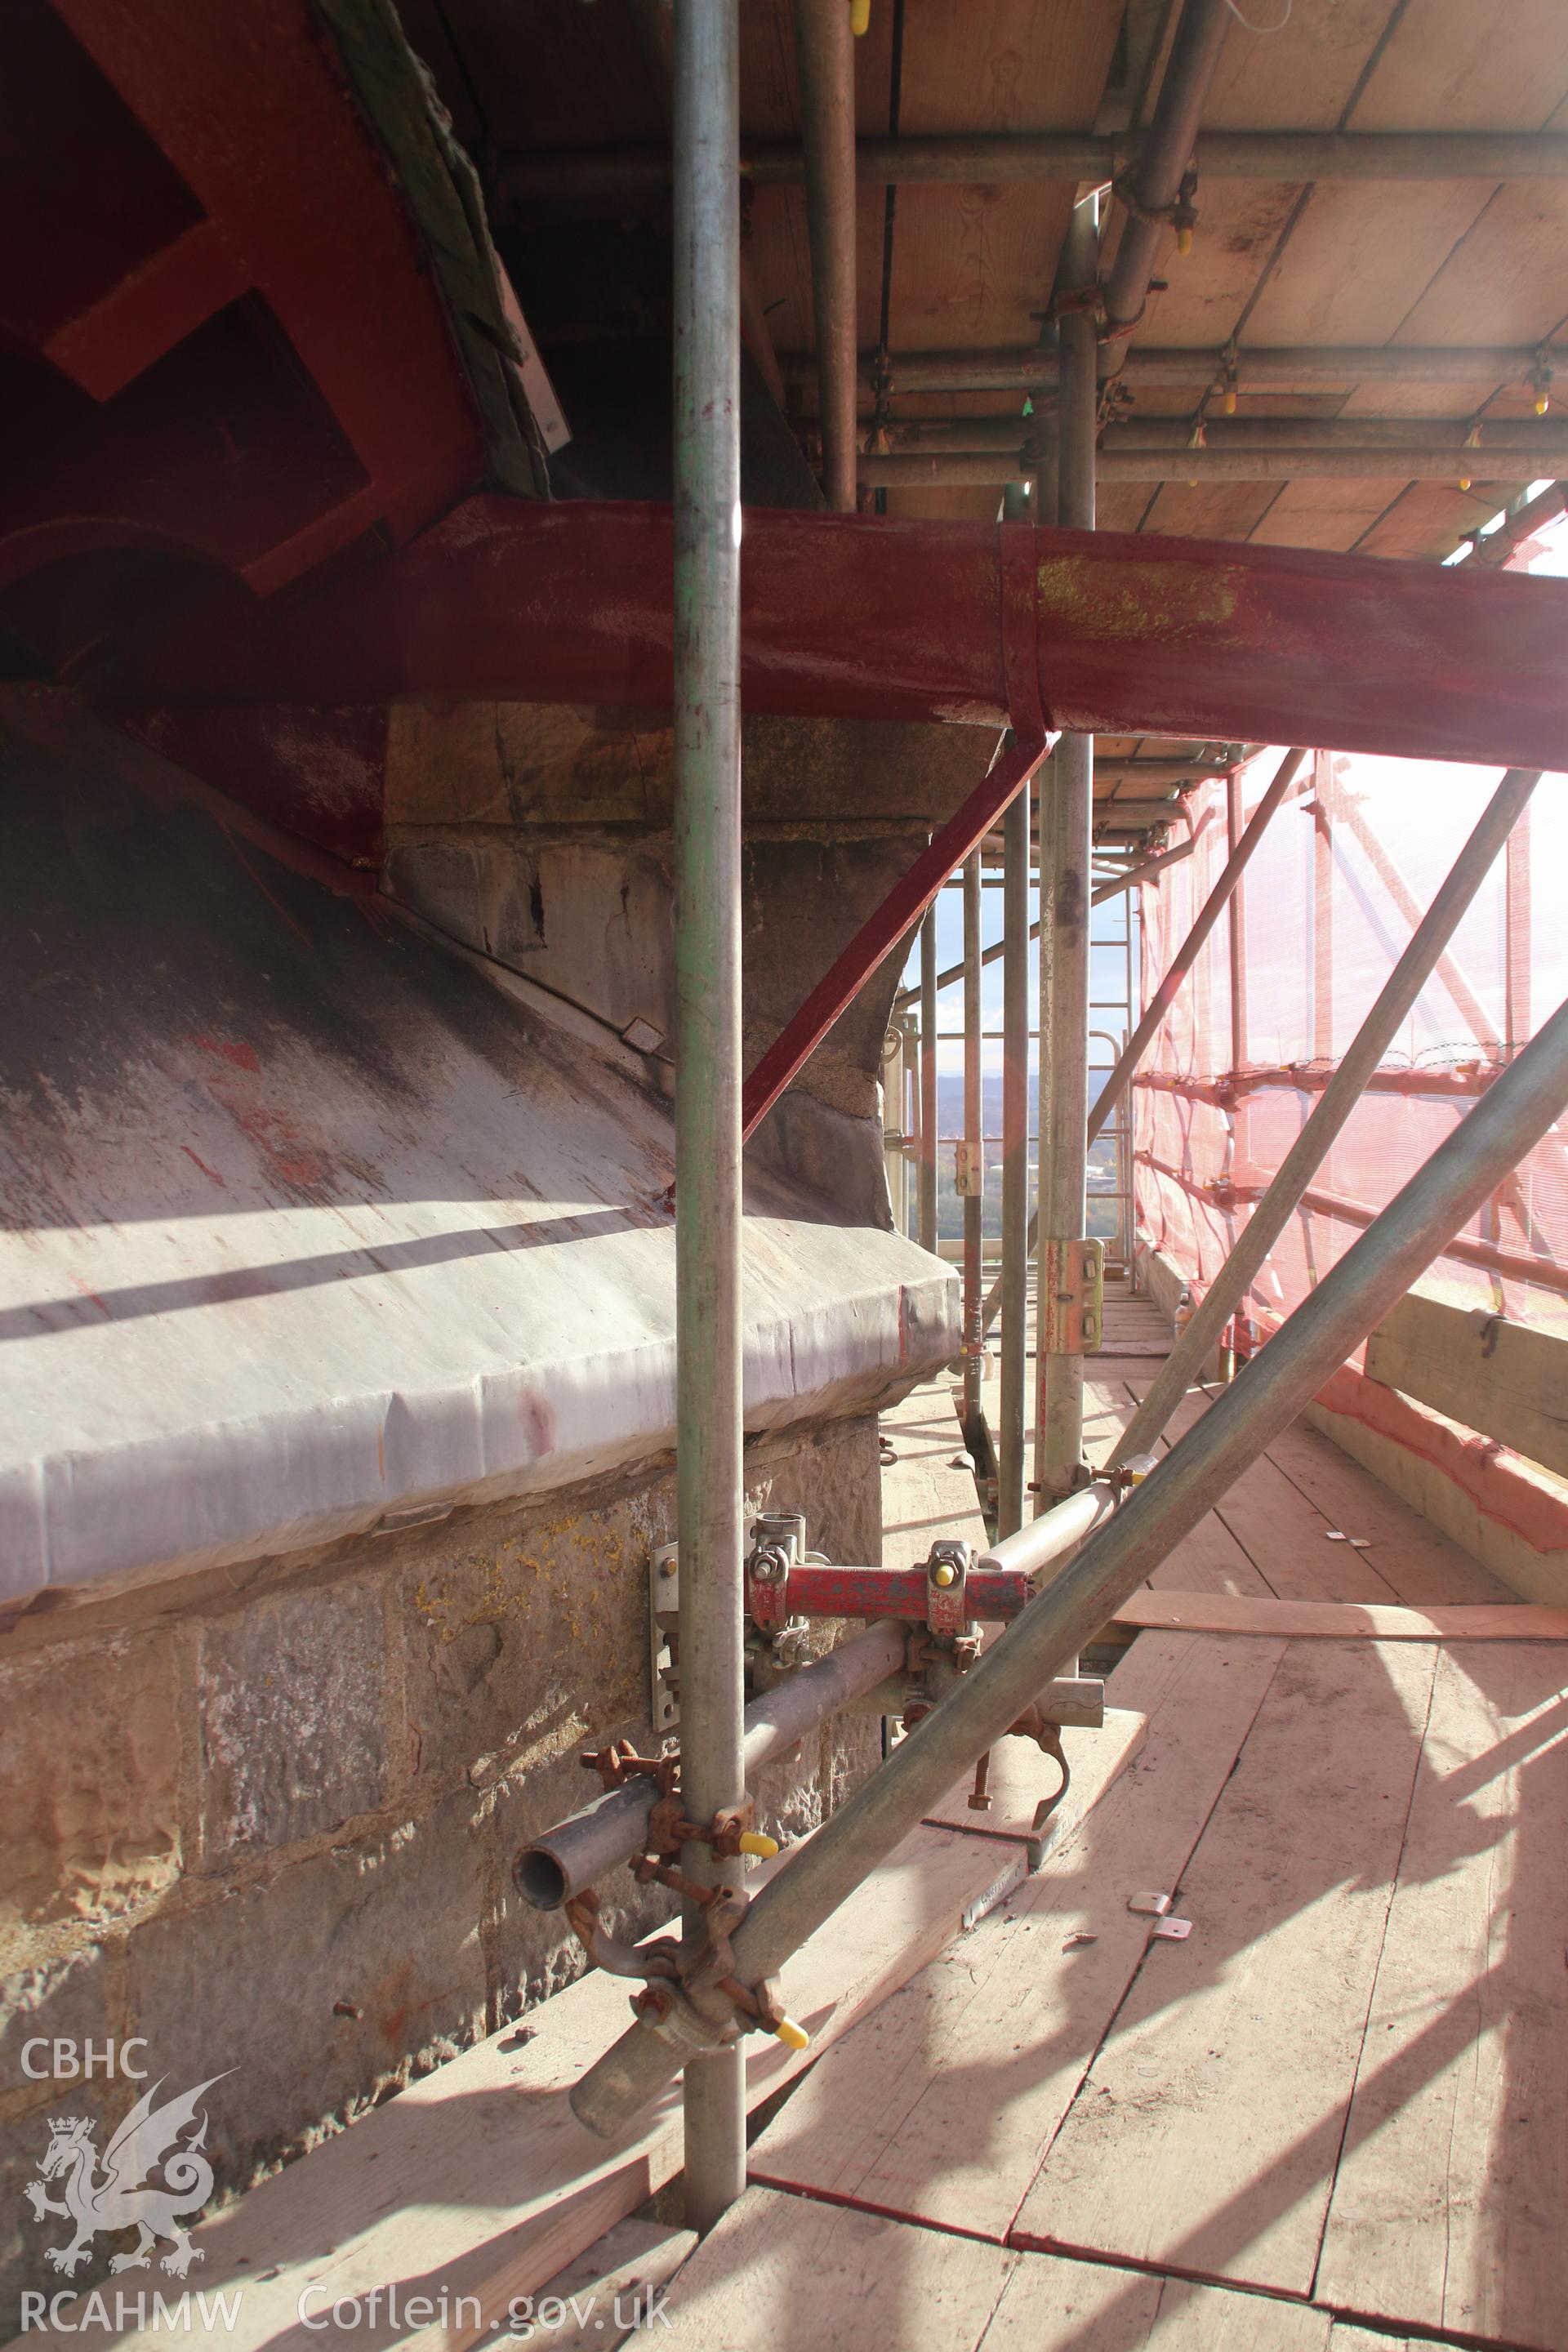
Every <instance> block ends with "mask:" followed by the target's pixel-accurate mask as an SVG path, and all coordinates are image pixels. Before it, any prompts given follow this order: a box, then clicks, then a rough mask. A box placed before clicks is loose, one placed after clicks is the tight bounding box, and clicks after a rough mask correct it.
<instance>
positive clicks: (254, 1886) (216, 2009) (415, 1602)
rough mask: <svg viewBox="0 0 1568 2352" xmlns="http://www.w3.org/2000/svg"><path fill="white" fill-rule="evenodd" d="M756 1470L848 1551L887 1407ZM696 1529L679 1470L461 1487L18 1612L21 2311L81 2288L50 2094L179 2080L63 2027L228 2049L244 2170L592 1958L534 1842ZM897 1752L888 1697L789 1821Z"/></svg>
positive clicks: (7, 1749)
mask: <svg viewBox="0 0 1568 2352" xmlns="http://www.w3.org/2000/svg"><path fill="white" fill-rule="evenodd" d="M748 1489H749V1494H750V1496H751V1499H752V1504H753V1507H757V1508H762V1507H774V1508H790V1509H798V1510H804V1511H805V1513H806V1515H807V1524H808V1534H809V1538H810V1540H811V1542H812V1543H813V1544H814V1546H818V1547H820V1548H822V1549H826V1551H828V1552H829V1553H830V1554H831V1555H832V1556H833V1557H834V1558H836V1559H846V1560H868V1561H875V1560H877V1559H879V1558H880V1548H881V1538H880V1489H879V1469H878V1449H877V1434H876V1423H875V1420H874V1419H873V1418H862V1419H858V1420H854V1421H848V1422H843V1423H833V1424H829V1425H826V1426H823V1427H821V1428H818V1429H816V1430H815V1431H812V1432H808V1433H795V1434H794V1435H793V1436H792V1437H791V1438H790V1439H789V1440H787V1441H778V1440H773V1441H769V1442H768V1443H767V1444H764V1445H761V1446H759V1447H757V1448H754V1449H753V1452H752V1458H751V1461H750V1466H749V1475H748ZM673 1531H674V1482H673V1478H672V1476H671V1475H670V1472H669V1466H668V1463H658V1464H653V1465H647V1468H646V1469H645V1471H644V1472H643V1473H642V1474H641V1475H638V1476H636V1477H633V1478H628V1479H626V1480H624V1481H622V1482H621V1483H620V1484H618V1485H617V1486H614V1487H605V1486H603V1485H599V1486H595V1487H594V1488H593V1489H592V1490H591V1491H590V1490H584V1489H579V1490H574V1491H571V1492H567V1493H564V1494H562V1495H560V1496H555V1497H552V1501H551V1504H550V1507H548V1508H547V1509H542V1510H531V1511H521V1510H519V1509H517V1508H515V1507H494V1508H488V1509H483V1510H468V1511H461V1512H457V1513H454V1514H453V1515H452V1516H451V1517H448V1518H447V1519H445V1520H444V1521H442V1522H440V1523H439V1524H436V1525H426V1526H423V1527H420V1528H409V1529H405V1531H403V1532H402V1533H400V1534H395V1535H384V1536H381V1537H378V1538H369V1539H366V1538H359V1539H356V1540H354V1541H353V1542H350V1543H345V1544H342V1545H339V1546H336V1547H334V1548H332V1549H331V1550H328V1551H323V1552H321V1553H317V1554H312V1555H310V1556H308V1557H303V1558H301V1557H292V1558H289V1559H273V1560H263V1561H259V1562H257V1563H254V1564H253V1565H251V1566H249V1567H247V1568H246V1569H243V1570H228V1571H224V1572H221V1573H220V1572H214V1573H213V1574H211V1575H209V1576H206V1577H202V1578H190V1579H186V1580H184V1581H182V1582H179V1583H176V1584H171V1585H163V1586H154V1587H151V1588H146V1589H143V1590H142V1591H139V1592H137V1593H132V1594H128V1595H125V1596H122V1597H121V1598H120V1599H118V1600H105V1601H99V1602H96V1603H94V1602H87V1603H82V1604H79V1605H77V1606H74V1607H65V1608H61V1609H58V1610H54V1611H46V1610H41V1609H38V1608H34V1609H32V1610H28V1611H25V1612H22V1614H21V1615H20V1616H18V1617H14V1618H12V1619H11V1620H10V1621H9V1622H8V1626H7V1628H6V1630H5V1633H4V1634H3V1635H0V1785H3V1787H4V1790H5V1837H4V1843H3V1845H0V1974H3V1975H4V1978H5V1983H4V1986H3V1988H0V2069H3V2071H0V2084H3V2088H0V2248H3V2250H4V2272H5V2294H4V2295H0V2321H3V2320H7V2319H8V2320H10V2321H11V2323H12V2325H13V2326H14V2325H15V2311H16V2304H15V2296H16V2293H17V2292H18V2291H19V2289H20V2288H21V2287H22V2286H33V2287H37V2286H46V2287H47V2288H49V2289H50V2291H51V2292H52V2291H54V2290H55V2289H57V2288H58V2286H59V2285H60V2284H61V2281H60V2280H59V2279H58V2276H57V2275H56V2273H53V2272H50V2271H47V2270H46V2268H45V2266H44V2263H43V2253H44V2249H45V2248H46V2247H47V2246H49V2245H55V2244H58V2243H61V2242H64V2239H65V2237H66V2235H67V2234H68V2228H67V2225H66V2224H65V2223H64V2222H62V2221H59V2220H58V2218H55V2217H49V2218H47V2219H46V2221H43V2222H41V2223H40V2222H38V2221H35V2220H34V2219H33V2217H32V2215H31V2213H30V2211H29V2210H28V2209H27V2207H26V2204H25V2203H24V2201H23V2196H22V2188H23V2184H24V2182H25V2181H26V2179H28V2178H29V2176H31V2175H32V2174H34V2173H35V2172H36V2169H37V2163H38V2160H39V2158H40V2157H41V2155H42V2153H43V2149H44V2145H45V2142H46V2139H47V2118H48V2116H51V2115H55V2114H59V2113H69V2114H74V2115H87V2114H90V2115H91V2116H92V2117H93V2118H94V2120H95V2122H96V2123H97V2125H98V2126H99V2131H98V2139H99V2146H100V2148H101V2147H102V2146H103V2145H104V2144H105V2142H106V2140H107V2138H108V2137H109V2135H110V2131H111V2130H112V2127H113V2126H114V2124H115V2123H117V2122H118V2121H119V2120H120V2118H121V2116H123V2115H124V2114H125V2113H126V2112H127V2111H128V2109H129V2108H130V2106H131V2105H132V2104H133V2102H134V2100H135V2099H136V2097H137V2096H138V2095H139V2093H140V2090H141V2089H142V2087H143V2086H142V2085H141V2084H138V2083H136V2082H130V2081H126V2080H124V2079H105V2077H104V2076H103V2074H101V2073H100V2074H97V2075H95V2077H94V2079H93V2080H92V2081H91V2082H90V2083H89V2084H85V2085H84V2084H83V2083H82V2082H81V2081H80V2080H79V2079H78V2078H76V2077H74V2076H73V2075H72V2074H70V2073H69V2071H68V2066H67V2068H66V2069H64V2070H62V2073H61V2074H60V2076H59V2078H58V2079H47V2078H46V2079H29V2078H28V2077H27V2076H26V2075H25V2074H24V2073H23V2069H22V2051H23V2047H24V2045H25V2044H26V2042H28V2040H29V2039H30V2038H31V2037H34V2036H43V2037H46V2038H47V2040H48V2041H49V2042H51V2043H52V2042H54V2041H55V2039H56V2038H57V2037H58V2039H59V2040H61V2041H62V2042H63V2041H68V2042H73V2043H75V2044H78V2045H79V2044H80V2043H81V2042H84V2041H88V2040H90V2041H91V2042H93V2043H95V2044H97V2045H100V2046H101V2045H103V2044H105V2043H107V2042H113V2043H115V2044H117V2045H118V2044H121V2043H123V2042H125V2041H126V2040H127V2039H128V2038H130V2037H144V2038H145V2042H146V2045H147V2047H146V2052H145V2058H144V2062H143V2063H145V2064H146V2066H147V2067H148V2069H149V2070H150V2074H151V2076H152V2077H153V2078H154V2079H155V2078H156V2077H158V2076H160V2075H163V2076H166V2077H167V2078H168V2085H169V2091H170V2093H171V2095H172V2094H173V2093H174V2092H177V2091H181V2090H184V2089H185V2088H187V2087H190V2086H193V2085H195V2084H198V2083H201V2082H203V2081H205V2080H206V2079H207V2078H208V2077H217V2078H219V2079H217V2080H216V2081H215V2082H214V2083H213V2084H212V2087H211V2089H210V2091H209V2092H208V2093H207V2094H206V2095H205V2100H204V2102H203V2104H204V2105H205V2109H206V2112H207V2114H208V2116H209V2118H210V2127H209V2131H208V2135H207V2147H208V2152H209V2154H210V2156H211V2158H212V2160H213V2163H214V2169H215V2173H216V2180H217V2184H218V2191H219V2194H220V2196H221V2195H222V2194H225V2193H227V2194H232V2193H234V2192H236V2191H237V2190H238V2189H241V2188H243V2187H244V2186H246V2185H247V2182H248V2181H250V2180H251V2179H254V2178H256V2177H257V2176H258V2173H260V2172H262V2171H264V2170H266V2169H268V2168H271V2167H273V2166H275V2165H276V2164H277V2163H278V2162H279V2161H280V2160H283V2159H286V2158H288V2157H289V2156H290V2155H292V2154H296V2153H298V2152H300V2151H301V2150H302V2149H303V2148H305V2147H309V2146H310V2145H311V2144H312V2143H313V2142H314V2141H315V2140H316V2139H318V2138H320V2137H322V2136H323V2135H324V2134H325V2133H327V2132H329V2131H331V2130H333V2129H335V2128H337V2127H338V2126H342V2124H344V2123H346V2122H348V2121H350V2120H351V2119H352V2118H353V2116H355V2115H356V2114H358V2113H359V2112H361V2111H362V2110H363V2108H365V2107H366V2106H368V2105H373V2104H374V2103H376V2102H377V2101H379V2100H381V2099H384V2098H385V2097H387V2096H389V2095H392V2094H393V2093H395V2091H397V2090H398V2089H399V2088H401V2087H402V2086H403V2085H404V2084H406V2083H407V2082H408V2081H410V2080H411V2079H412V2078H413V2077H414V2076H416V2074H421V2073H424V2072H426V2071H427V2070H428V2069H429V2068H430V2067H432V2066H435V2065H437V2064H439V2063H441V2061H442V2060H443V2059H444V2058H447V2057H449V2056H450V2055H452V2054H453V2053H455V2052H456V2051H457V2050H458V2049H460V2048H462V2047H463V2046H465V2045H466V2044H467V2043H468V2042H471V2041H473V2040H474V2039H476V2038H477V2037H479V2036H481V2035H484V2034H486V2033H490V2032H496V2031H497V2030H499V2029H500V2028H501V2027H503V2026H505V2025H507V2024H508V2023H509V2022H510V2021H513V2020H515V2019H517V2018H519V2017H521V2015H522V2014H523V2012H524V2011H526V2010H527V2009H528V2008H529V2007H530V2006H531V2004H532V2003H533V2002H535V2001H537V2000H542V1998H543V1997H544V1996H545V1995H546V1994H548V1993H549V1992H551V1991H552V1990H555V1989H556V1988H557V1987H558V1986H560V1985H562V1984H564V1983H566V1982H567V1981H568V1980H569V1979H572V1978H573V1977H574V1976H575V1975H577V1974H578V1973H580V1970H581V1967H582V1961H581V1957H580V1954H579V1952H578V1950H577V1948H576V1946H575V1944H574V1940H573V1938H572V1937H571V1935H570V1933H569V1931H568V1930H567V1929H566V1928H565V1927H564V1923H563V1921H562V1920H561V1918H560V1917H559V1916H558V1915H551V1916H542V1915H540V1914H538V1913H536V1912H533V1911H531V1910H529V1909H528V1908H527V1907H526V1906H523V1905H522V1904H521V1901H520V1899H519V1898H518V1896H517V1895H516V1894H515V1892H514V1890H513V1888H512V1885H511V1880H510V1867H509V1865H510V1857H511V1855H512V1853H514V1851H515V1849H516V1848H517V1846H518V1845H519V1844H520V1843H522V1842H523V1841H524V1840H525V1839H526V1838H528V1837H530V1836H531V1835H532V1834H534V1833H536V1832H538V1831H540V1830H542V1829H543V1828H544V1827H546V1826H547V1825H548V1824H549V1822H551V1821H552V1820H555V1819H558V1818H559V1817H560V1816H561V1815H562V1814H563V1813H565V1812H568V1811H574V1809H575V1808H576V1807H578V1806H580V1805H581V1804H583V1803H584V1802H585V1801H587V1799H588V1797H589V1796H590V1795H591V1794H592V1792H593V1786H594V1784H592V1783H591V1782H590V1781H589V1780H588V1778H587V1776H586V1775H585V1774H584V1771H583V1770H582V1769H581V1767H580V1765H579V1764H578V1762H577V1760H576V1759H577V1756H578V1753H579V1751H580V1750H581V1749H582V1748H584V1746H587V1745H598V1744H600V1743H601V1742H603V1741H605V1740H606V1739H610V1738H620V1737H630V1738H633V1739H635V1740H636V1741H637V1743H638V1745H639V1747H641V1748H644V1749H645V1750H646V1748H647V1746H648V1745H649V1743H650V1742H651V1741H652V1739H653V1733H652V1729H651V1726H650V1724H649V1721H648V1694H647V1598H646V1595H647V1577H646V1569H647V1559H648V1553H649V1549H650V1547H651V1546H652V1545H654V1544H657V1543H661V1542H664V1541H667V1540H668V1539H669V1538H670V1537H671V1535H672V1534H673ZM824 1631H825V1633H826V1629H824ZM877 1753H878V1749H877V1744H876V1726H875V1724H874V1722H872V1721H871V1720H870V1719H868V1718H850V1719H849V1720H848V1722H847V1724H846V1725H844V1726H841V1727H839V1728H838V1729H837V1732H836V1733H834V1734H832V1735H824V1736H823V1737H822V1738H819V1739H816V1740H814V1741H813V1742H812V1743H810V1745H809V1748H807V1749H806V1750H805V1752H803V1753H800V1754H798V1755H797V1756H796V1757H795V1758H794V1759H785V1760H784V1761H783V1762H781V1763H780V1764H778V1765H776V1766H775V1767H773V1769H772V1770H771V1772H770V1774H769V1775H768V1776H767V1777H766V1780H765V1782H764V1785H763V1788H762V1789H760V1790H758V1791H757V1792H756V1793H757V1794H758V1796H759V1798H760V1800H761V1801H762V1806H761V1810H762V1811H763V1818H764V1820H765V1822H766V1823H767V1825H768V1826H770V1827H774V1828H775V1829H777V1830H778V1831H780V1832H782V1833H783V1834H784V1836H785V1838H786V1839H787V1838H789V1837H793V1836H797V1835H799V1834H801V1833H802V1832H804V1831H805V1830H806V1829H807V1828H809V1827H810V1826H812V1825H813V1824H814V1823H815V1822H816V1821H817V1820H818V1819H819V1818H820V1817H821V1814H822V1811H823V1809H824V1805H825V1803H826V1804H829V1805H830V1804H831V1803H832V1802H833V1801H834V1800H835V1799H836V1798H837V1796H840V1795H842V1794H843V1793H844V1792H845V1791H846V1790H848V1789H850V1788H852V1787H854V1786H855V1785H857V1784H858V1780H860V1779H861V1778H862V1777H863V1775H864V1773H865V1772H866V1771H867V1770H868V1769H870V1767H871V1765H872V1764H873V1763H874V1761H875V1760H876V1757H877ZM616 1878H617V1883H615V1884H613V1885H611V1886H610V1887H608V1888H607V1889H606V1890H605V1892H606V1894H607V1895H609V1896H610V1897H611V1898H612V1900H613V1903H614V1906H615V1907H616V1910H617V1911H618V1913H619V1915H620V1916H621V1918H622V1919H623V1921H627V1922H629V1923H630V1924H631V1925H632V1926H633V1927H636V1928H637V1929H639V1930H640V1929H641V1928H642V1927H646V1926H647V1925H650V1924H652V1923H653V1922H654V1921H655V1920H656V1919H658V1918H660V1917H663V1916H667V1915H668V1909H669V1907H670V1906H669V1903H668V1898H667V1897H666V1896H665V1895H663V1894H662V1893H661V1891H660V1890H658V1889H655V1890H652V1894H651V1896H650V1895H649V1894H648V1893H646V1892H645V1891H643V1890H640V1889H638V1888H637V1887H636V1886H635V1885H634V1883H633V1881H632V1879H631V1876H630V1874H629V1872H623V1873H618V1874H616ZM32 2063H33V2064H34V2065H35V2066H37V2065H39V2064H41V2063H46V2061H45V2053H40V2052H37V2051H35V2052H34V2053H32ZM51 2193H54V2192H51ZM117 2243H118V2242H116V2241H106V2240H100V2242H99V2243H98V2245H97V2246H96V2248H95V2250H94V2256H93V2261H92V2264H91V2266H90V2267H89V2269H86V2270H82V2271H79V2272H78V2273H77V2274H76V2280H75V2284H87V2283H89V2282H90V2281H91V2280H94V2279H96V2278H99V2277H101V2276H102V2275H104V2273H105V2272H106V2269H107V2263H108V2258H109V2256H110V2254H112V2253H113V2252H115V2251H116V2249H117ZM153 2275H154V2277H155V2278H157V2277H160V2276H161V2274H159V2273H154V2274H153ZM133 2283H134V2282H132V2284H133ZM9 2333H10V2327H6V2328H5V2334H7V2335H8V2334H9Z"/></svg>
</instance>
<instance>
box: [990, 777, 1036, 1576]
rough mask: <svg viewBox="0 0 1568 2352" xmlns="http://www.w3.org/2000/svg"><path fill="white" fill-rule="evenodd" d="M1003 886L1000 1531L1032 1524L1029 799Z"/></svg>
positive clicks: (1023, 798) (1013, 811) (1018, 816)
mask: <svg viewBox="0 0 1568 2352" xmlns="http://www.w3.org/2000/svg"><path fill="white" fill-rule="evenodd" d="M1003 839H1004V845H1005V866H1004V869H1003V879H1002V924H1003V930H1002V945H1003V949H1004V951H1005V952H1004V956H1003V962H1002V1429H1001V1443H1000V1444H999V1446H998V1448H997V1465H996V1467H997V1486H996V1528H997V1532H998V1534H1000V1535H1004V1536H1010V1535H1012V1534H1014V1533H1015V1532H1016V1529H1017V1528H1020V1527H1022V1525H1023V1523H1024V1423H1025V1420H1026V1414H1027V1410H1028V1406H1027V1398H1026V1385H1027V1381H1026V1373H1027V1366H1028V1354H1029V1348H1028V1340H1029V1332H1028V1311H1029V1310H1028V1299H1029V792H1028V787H1027V785H1026V786H1025V788H1024V790H1023V791H1022V792H1021V793H1019V794H1018V795H1017V797H1016V800H1014V801H1013V802H1012V803H1010V805H1009V807H1008V810H1007V814H1006V817H1005V820H1004V823H1003Z"/></svg>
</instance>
